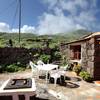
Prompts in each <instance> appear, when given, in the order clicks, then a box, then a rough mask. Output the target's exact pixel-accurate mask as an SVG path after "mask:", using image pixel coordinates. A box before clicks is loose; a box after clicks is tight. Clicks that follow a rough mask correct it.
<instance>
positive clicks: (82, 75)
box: [79, 71, 92, 81]
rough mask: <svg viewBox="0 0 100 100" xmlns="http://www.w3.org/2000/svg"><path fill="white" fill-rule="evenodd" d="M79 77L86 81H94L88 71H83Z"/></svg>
mask: <svg viewBox="0 0 100 100" xmlns="http://www.w3.org/2000/svg"><path fill="white" fill-rule="evenodd" d="M79 75H80V76H81V77H82V79H83V80H85V81H92V77H91V75H90V74H89V73H88V72H87V71H81V72H80V74H79Z"/></svg>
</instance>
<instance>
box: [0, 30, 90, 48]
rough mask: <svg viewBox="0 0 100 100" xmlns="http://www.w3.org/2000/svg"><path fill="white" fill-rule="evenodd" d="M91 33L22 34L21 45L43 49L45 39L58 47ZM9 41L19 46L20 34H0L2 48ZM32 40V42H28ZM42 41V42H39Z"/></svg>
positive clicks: (81, 31) (79, 31) (78, 31)
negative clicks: (62, 43) (60, 44)
mask: <svg viewBox="0 0 100 100" xmlns="http://www.w3.org/2000/svg"><path fill="white" fill-rule="evenodd" d="M89 33H90V32H89V31H86V30H76V31H73V32H67V33H59V34H56V35H40V36H38V35H36V34H32V33H22V34H21V45H22V46H23V47H28V48H30V47H41V46H42V45H43V41H41V40H43V39H47V40H49V39H50V40H51V41H50V46H51V47H52V46H55V45H58V44H59V43H61V42H69V41H72V40H76V39H79V38H80V37H82V36H84V35H88V34H89ZM9 39H11V40H12V41H13V45H14V46H18V45H19V43H18V39H19V34H18V33H0V47H5V46H8V44H9ZM27 40H30V41H27ZM37 40H40V41H37Z"/></svg>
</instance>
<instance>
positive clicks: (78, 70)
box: [73, 64, 82, 75]
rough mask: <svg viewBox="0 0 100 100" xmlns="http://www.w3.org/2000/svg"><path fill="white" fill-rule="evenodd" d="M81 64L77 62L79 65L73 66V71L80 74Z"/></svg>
mask: <svg viewBox="0 0 100 100" xmlns="http://www.w3.org/2000/svg"><path fill="white" fill-rule="evenodd" d="M81 69H82V68H81V66H80V65H79V64H77V65H74V67H73V71H74V72H75V73H76V74H77V75H79V73H80V72H81Z"/></svg>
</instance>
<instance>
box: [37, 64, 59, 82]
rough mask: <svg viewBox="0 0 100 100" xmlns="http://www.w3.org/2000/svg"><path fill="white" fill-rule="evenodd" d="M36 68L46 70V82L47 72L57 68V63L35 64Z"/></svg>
mask: <svg viewBox="0 0 100 100" xmlns="http://www.w3.org/2000/svg"><path fill="white" fill-rule="evenodd" d="M37 68H38V70H39V71H41V70H43V71H46V83H47V82H48V73H49V71H50V70H53V69H55V68H56V69H58V65H54V64H43V65H38V66H37Z"/></svg>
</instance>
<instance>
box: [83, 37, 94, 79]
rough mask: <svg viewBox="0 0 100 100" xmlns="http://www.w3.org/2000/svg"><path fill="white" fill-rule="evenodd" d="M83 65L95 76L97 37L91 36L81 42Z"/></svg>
mask: <svg viewBox="0 0 100 100" xmlns="http://www.w3.org/2000/svg"><path fill="white" fill-rule="evenodd" d="M81 54H82V56H81V57H82V67H83V68H84V69H85V70H87V71H88V72H89V73H90V74H91V76H93V77H94V54H95V38H90V39H89V40H86V41H84V42H83V43H82V44H81Z"/></svg>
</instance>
